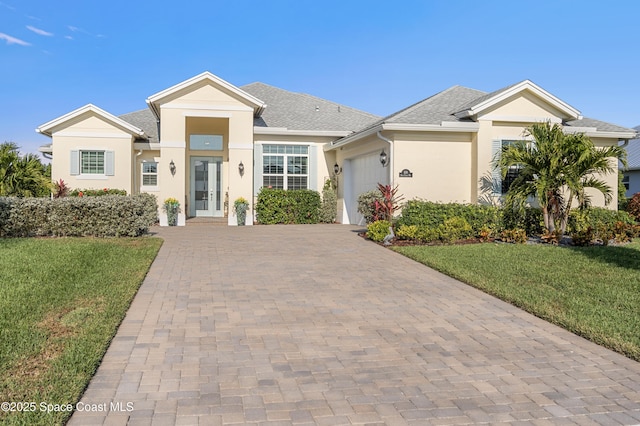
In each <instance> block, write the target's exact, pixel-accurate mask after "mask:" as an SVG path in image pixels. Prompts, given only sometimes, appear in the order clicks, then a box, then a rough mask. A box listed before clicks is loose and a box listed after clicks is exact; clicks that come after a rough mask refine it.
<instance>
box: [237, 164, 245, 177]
mask: <svg viewBox="0 0 640 426" xmlns="http://www.w3.org/2000/svg"><path fill="white" fill-rule="evenodd" d="M238 173H240V176H242V175H244V164H242V161H240V164H238Z"/></svg>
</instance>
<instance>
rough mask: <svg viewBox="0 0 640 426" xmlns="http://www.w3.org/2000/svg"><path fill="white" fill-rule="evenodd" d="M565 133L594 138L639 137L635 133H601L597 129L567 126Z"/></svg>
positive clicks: (604, 131)
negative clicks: (582, 134) (581, 134)
mask: <svg viewBox="0 0 640 426" xmlns="http://www.w3.org/2000/svg"><path fill="white" fill-rule="evenodd" d="M563 131H564V133H567V134H574V133H584V134H585V135H587V136H589V137H593V138H617V139H634V138H635V137H636V136H637V134H636V133H635V132H614V131H606V130H603V131H599V130H598V128H597V127H577V126H576V127H574V126H565V127H564V128H563Z"/></svg>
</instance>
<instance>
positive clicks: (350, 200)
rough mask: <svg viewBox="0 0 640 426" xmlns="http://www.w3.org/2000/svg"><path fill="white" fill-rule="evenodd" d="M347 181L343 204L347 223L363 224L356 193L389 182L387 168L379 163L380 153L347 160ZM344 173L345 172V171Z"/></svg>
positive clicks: (370, 189) (358, 193)
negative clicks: (347, 219)
mask: <svg viewBox="0 0 640 426" xmlns="http://www.w3.org/2000/svg"><path fill="white" fill-rule="evenodd" d="M347 164H348V171H347V172H348V175H347V176H346V178H347V180H348V182H345V186H346V187H345V204H346V206H345V207H346V208H347V211H348V213H349V223H351V224H352V225H364V218H363V217H362V215H361V214H360V213H358V195H360V194H362V193H363V192H367V191H372V190H374V189H376V188H378V184H379V183H382V184H384V185H386V184H388V183H389V177H388V172H389V169H388V168H386V167H382V165H381V164H380V153H378V152H373V153H370V154H366V155H363V156H361V157H356V158H352V159H350V160H348V161H347ZM345 174H346V173H345Z"/></svg>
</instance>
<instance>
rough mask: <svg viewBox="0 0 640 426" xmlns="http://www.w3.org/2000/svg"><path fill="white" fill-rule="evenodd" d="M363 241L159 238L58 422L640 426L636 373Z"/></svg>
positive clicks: (348, 235)
mask: <svg viewBox="0 0 640 426" xmlns="http://www.w3.org/2000/svg"><path fill="white" fill-rule="evenodd" d="M356 229H357V228H354V227H350V226H343V225H300V226H253V227H220V226H215V227H213V226H207V224H192V225H189V226H187V227H180V228H154V230H155V231H157V232H158V234H159V236H161V237H162V238H164V240H165V242H164V245H163V247H162V248H161V250H160V253H159V255H158V257H157V258H156V260H155V262H154V263H153V265H152V267H151V269H150V271H149V273H148V275H147V278H146V279H145V282H144V283H143V285H142V287H141V289H140V291H139V293H138V295H137V296H136V298H135V300H134V302H133V305H132V306H131V308H130V310H129V312H128V314H127V317H126V318H125V320H124V322H123V323H122V325H121V327H120V329H119V331H118V334H117V336H116V337H115V338H114V340H113V342H112V344H111V346H110V348H109V351H108V352H107V354H106V356H105V358H104V361H103V363H102V365H101V366H100V368H99V370H98V372H97V374H96V375H95V377H94V378H93V380H92V381H91V383H90V385H89V388H88V389H87V391H86V393H85V395H84V397H83V398H82V403H83V404H98V405H96V406H91V405H89V406H86V405H85V407H89V408H88V409H89V410H91V409H93V408H95V409H99V408H102V407H105V411H95V410H94V411H85V412H76V413H75V414H74V416H73V417H72V419H71V421H70V423H69V424H70V425H89V424H109V425H119V424H130V425H149V424H154V425H165V424H166V425H173V424H178V425H197V424H207V425H216V424H260V425H287V424H309V425H311V424H320V425H342V424H345V425H346V424H387V425H402V424H421V425H424V424H445V425H461V424H479V423H488V424H496V423H501V422H504V423H511V424H522V425H545V424H548V425H557V424H578V425H587V424H607V425H611V424H623V425H633V424H640V363H637V362H634V361H631V360H629V359H627V358H625V357H623V356H621V355H618V354H616V353H614V352H611V351H609V350H607V349H604V348H602V347H600V346H597V345H595V344H593V343H590V342H587V341H585V340H583V339H581V338H579V337H577V336H575V335H573V334H571V333H569V332H566V331H564V330H562V329H560V328H558V327H556V326H553V325H550V324H549V323H547V322H545V321H542V320H540V319H538V318H536V317H534V316H532V315H529V314H527V313H524V312H523V311H521V310H519V309H517V308H515V307H513V306H511V305H508V304H506V303H503V302H501V301H499V300H497V299H495V298H493V297H490V296H487V295H485V294H484V293H482V292H480V291H477V290H475V289H473V288H471V287H469V286H467V285H464V284H462V283H460V282H458V281H456V280H454V279H451V278H449V277H446V276H444V275H442V274H440V273H437V272H435V271H433V270H431V269H429V268H427V267H425V266H423V265H420V264H418V263H416V262H413V261H411V260H409V259H407V258H404V257H402V256H400V255H398V254H396V253H393V252H392V251H390V250H387V249H385V248H382V247H380V246H377V245H375V244H373V243H371V242H367V241H365V240H363V239H362V238H360V237H358V236H357V235H356V233H355V230H356ZM129 409H130V410H129Z"/></svg>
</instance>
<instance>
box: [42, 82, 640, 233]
mask: <svg viewBox="0 0 640 426" xmlns="http://www.w3.org/2000/svg"><path fill="white" fill-rule="evenodd" d="M147 106H148V108H147V109H144V110H141V111H137V112H133V113H130V114H125V115H122V116H119V117H117V116H114V115H112V114H110V113H109V112H107V111H104V110H102V109H100V108H98V107H96V106H94V105H91V104H89V105H86V106H84V107H82V108H79V109H77V110H75V111H72V112H70V113H68V114H66V115H63V116H61V117H59V118H56V119H54V120H52V121H49V122H48V123H45V124H43V125H41V126H40V127H38V129H37V131H38V132H40V133H42V134H44V135H47V136H50V137H51V139H52V142H51V144H49V145H46V146H43V147H41V151H42V152H43V153H45V154H47V155H49V156H51V158H52V177H53V178H54V179H56V180H57V179H63V180H64V181H65V182H66V183H67V184H68V185H69V186H71V187H72V188H104V187H108V188H118V189H125V190H126V191H127V192H128V193H139V192H148V193H152V194H155V195H157V197H158V201H159V203H160V204H161V203H162V201H163V200H164V199H166V198H168V197H174V198H177V199H178V200H179V201H180V202H181V206H182V211H183V213H182V215H181V217H180V221H179V224H184V221H185V217H196V216H203V217H226V218H227V223H228V224H229V225H234V224H235V223H236V220H235V217H233V212H232V209H230V208H229V206H232V205H233V200H235V199H236V198H238V197H241V196H242V197H244V198H247V199H249V200H254V201H255V196H256V195H257V193H258V191H259V190H260V188H261V187H263V186H271V187H274V188H284V189H314V190H320V189H321V188H322V186H323V184H324V182H325V180H326V179H328V178H329V177H330V176H331V175H332V174H333V173H335V171H337V172H338V197H339V201H338V210H339V213H338V219H339V221H340V222H342V223H353V224H356V223H361V220H362V217H361V216H360V215H359V214H358V212H357V205H356V204H357V203H356V199H357V197H358V195H359V194H360V193H362V192H365V191H369V190H372V189H374V188H375V187H376V185H377V183H385V184H386V183H391V184H397V185H399V191H400V193H402V194H403V195H404V197H405V198H406V199H412V198H421V199H427V200H432V201H441V202H462V203H477V202H483V201H487V200H491V199H496V198H499V197H500V196H501V194H502V189H503V188H504V187H506V185H504V186H503V182H502V179H501V177H500V176H499V175H497V174H496V173H495V171H494V170H493V169H492V166H491V162H492V158H493V157H494V155H495V154H496V152H498V151H499V150H500V148H501V147H502V146H503V145H505V144H508V143H510V142H511V141H513V140H517V139H522V135H523V130H524V128H525V127H527V126H528V125H530V124H532V123H535V122H539V121H551V122H554V123H562V124H563V126H564V128H565V131H567V132H584V133H586V134H587V135H588V136H590V137H591V138H592V140H593V141H594V142H595V143H596V145H598V146H607V145H615V144H618V143H619V142H620V141H626V140H629V139H632V138H634V137H635V135H636V132H635V131H634V130H633V129H628V128H624V127H620V126H616V125H613V124H609V123H604V122H601V121H597V120H593V119H588V118H583V117H582V116H581V114H580V112H579V111H578V110H576V109H575V108H573V107H571V106H570V105H568V104H567V103H565V102H563V101H562V100H560V99H558V98H556V97H555V96H553V95H552V94H550V93H548V92H546V91H545V90H543V89H542V88H540V87H539V86H537V85H535V84H534V83H532V82H531V81H528V80H525V81H523V82H520V83H517V84H515V85H512V86H509V87H506V88H503V89H500V90H498V91H495V92H492V93H485V92H481V91H478V90H474V89H469V88H466V87H460V86H454V87H452V88H449V89H447V90H444V91H443V92H440V93H438V94H436V95H434V96H431V97H429V98H427V99H425V100H423V101H421V102H418V103H416V104H414V105H412V106H409V107H407V108H405V109H403V110H401V111H399V112H397V113H395V114H392V115H390V116H387V117H385V118H381V117H378V116H375V115H373V114H369V113H366V112H363V111H359V110H356V109H353V108H349V107H347V106H344V105H339V104H336V103H333V102H330V101H327V100H324V99H320V98H317V97H314V96H310V95H307V94H300V93H293V92H289V91H286V90H282V89H279V88H276V87H273V86H269V85H266V84H262V83H253V84H249V85H246V86H242V87H236V86H234V85H232V84H230V83H228V82H226V81H224V80H222V79H220V78H219V77H217V76H215V75H213V74H211V73H209V72H205V73H202V74H200V75H198V76H195V77H193V78H191V79H189V80H186V81H184V82H182V83H179V84H177V85H175V86H172V87H170V88H168V89H165V90H163V91H161V92H159V93H156V94H154V95H152V96H150V97H149V98H148V99H147ZM606 179H607V181H608V183H609V184H610V185H611V186H612V187H614V188H615V187H617V182H618V180H617V176H615V175H611V176H606ZM487 183H488V184H487ZM615 194H616V193H615V192H614V197H615ZM594 204H596V205H604V200H603V198H602V197H601V196H600V197H598V195H596V196H595V197H594ZM611 205H613V206H615V205H616V200H614V201H613V203H611ZM247 217H248V219H247V224H248V225H249V224H251V223H252V222H253V221H252V219H251V215H248V216H247ZM161 224H166V218H165V216H164V215H161Z"/></svg>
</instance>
